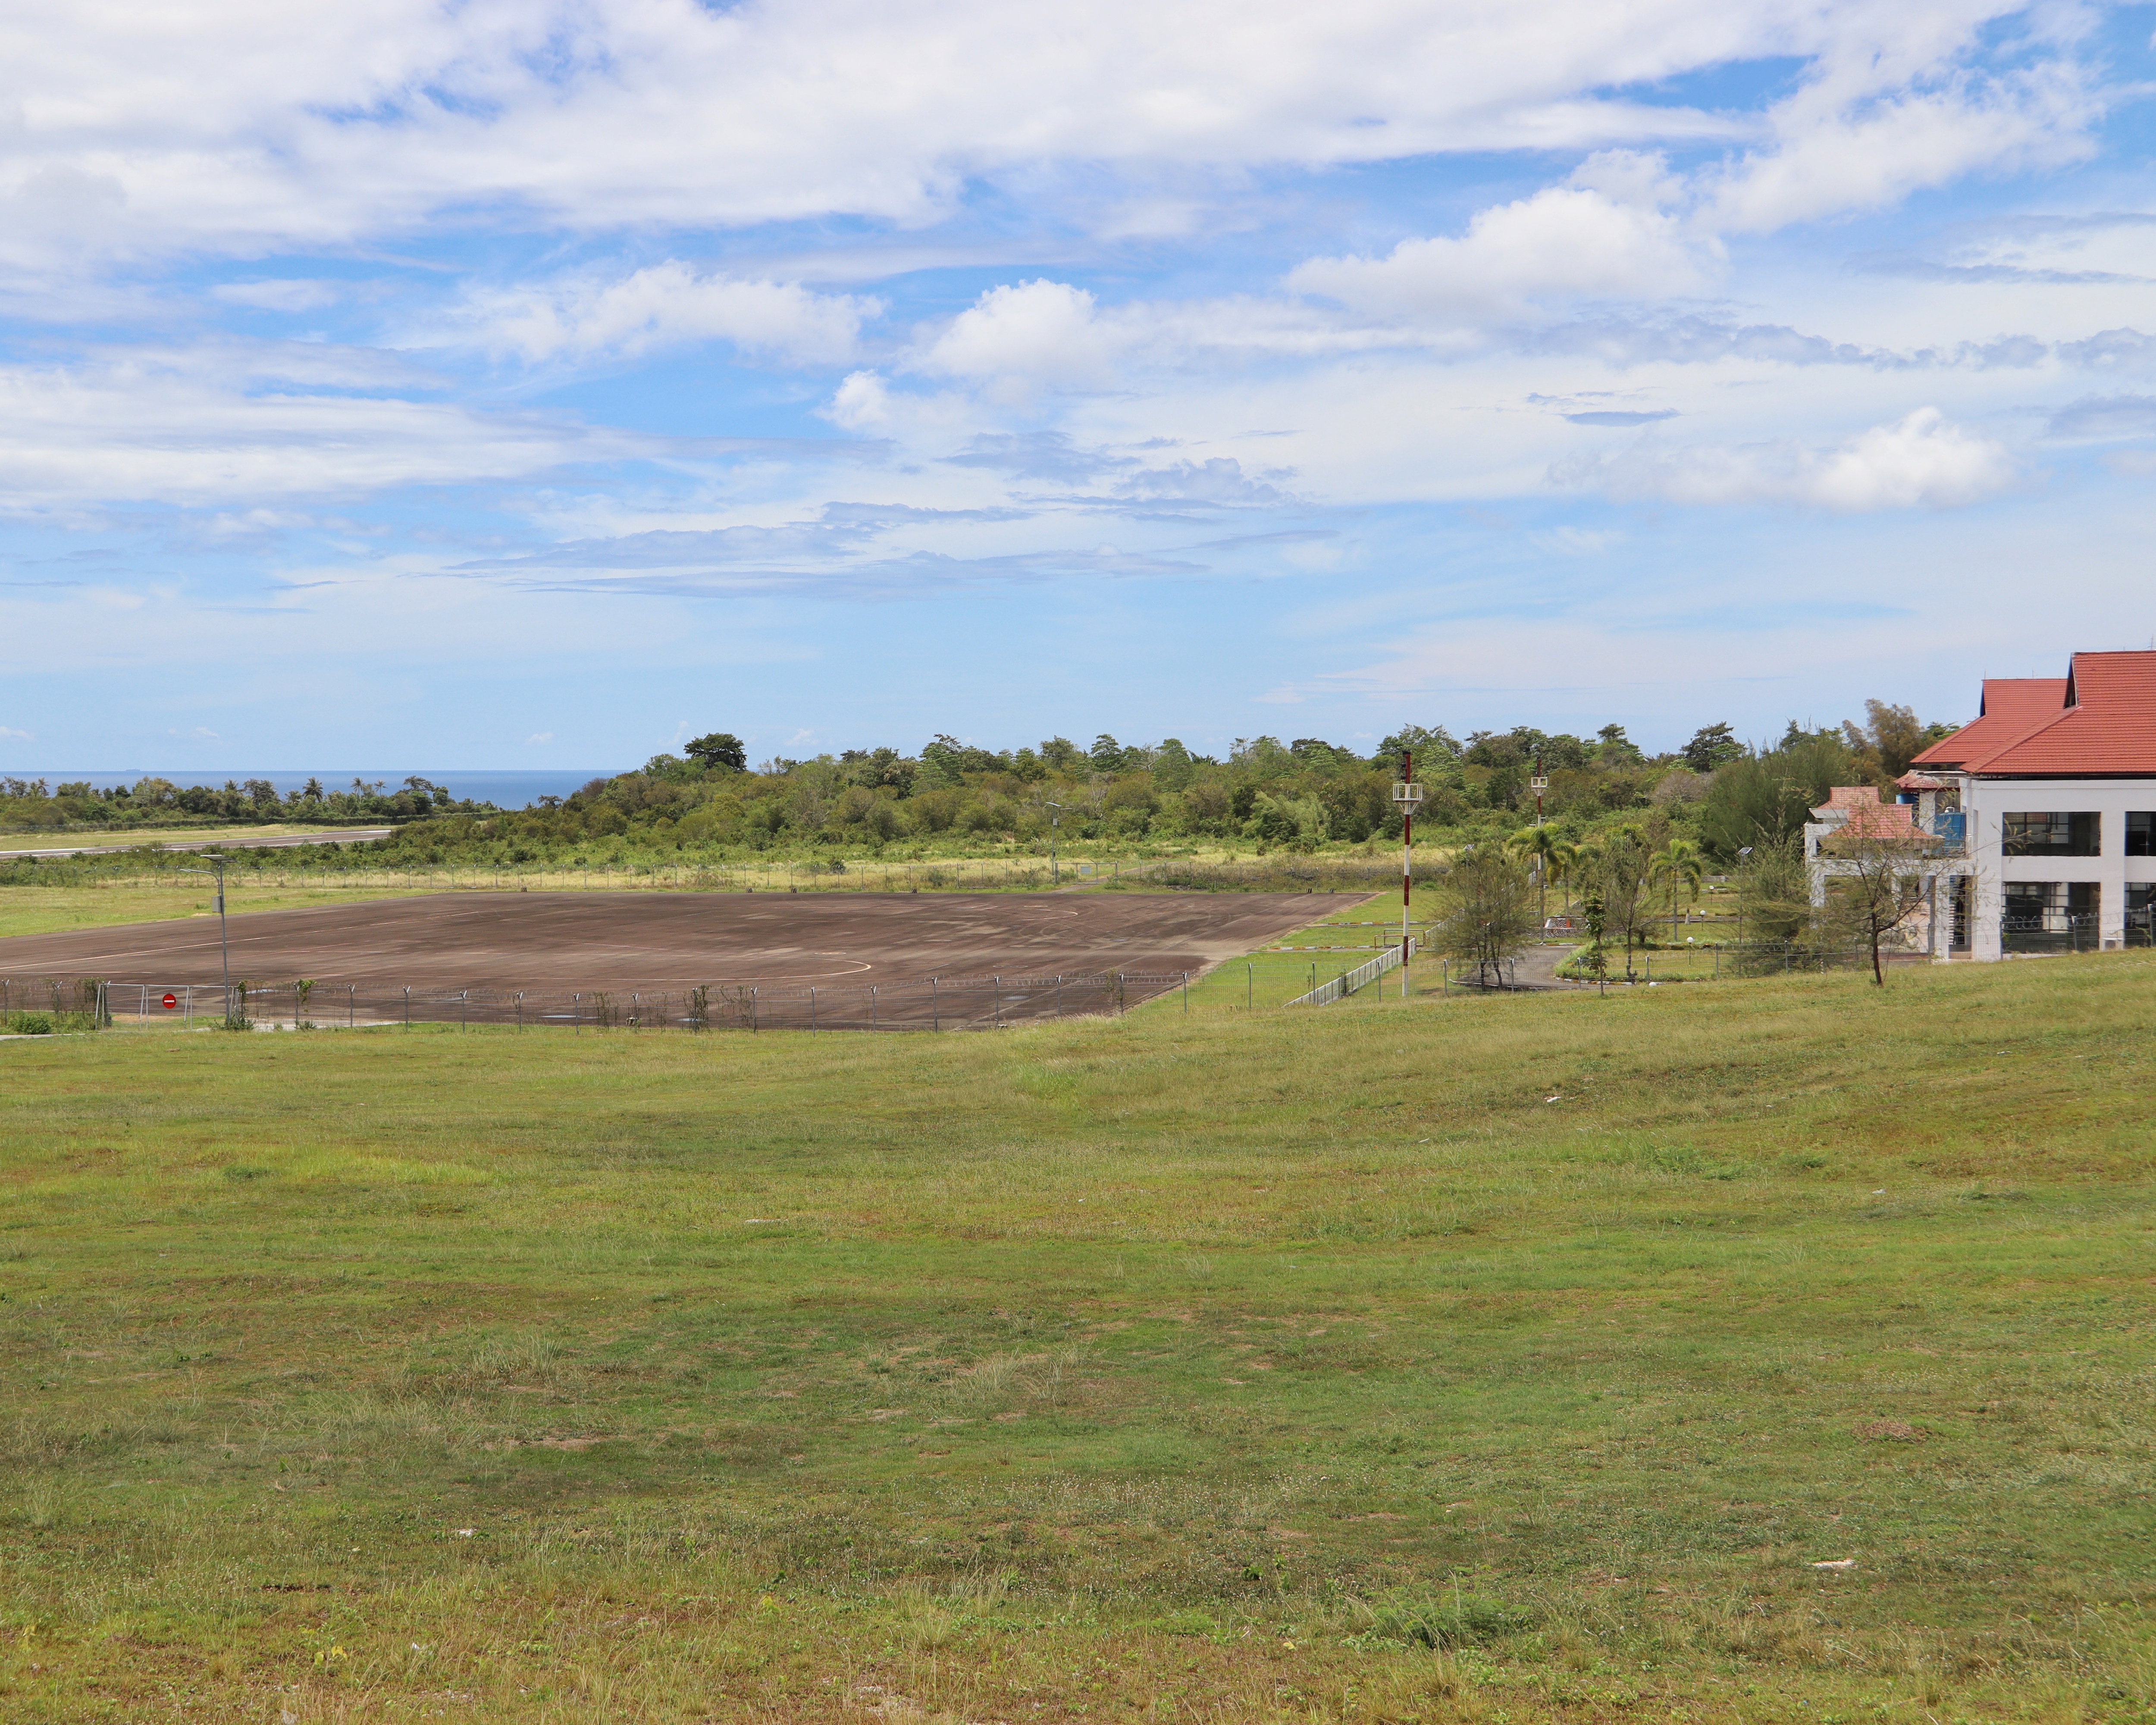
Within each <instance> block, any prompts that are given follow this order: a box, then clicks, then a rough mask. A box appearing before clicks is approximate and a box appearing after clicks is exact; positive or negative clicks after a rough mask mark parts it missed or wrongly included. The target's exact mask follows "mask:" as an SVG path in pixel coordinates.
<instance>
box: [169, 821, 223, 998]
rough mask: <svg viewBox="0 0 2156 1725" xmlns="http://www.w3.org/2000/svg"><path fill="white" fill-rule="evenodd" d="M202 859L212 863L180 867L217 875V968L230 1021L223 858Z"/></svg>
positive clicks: (184, 872) (189, 872) (186, 872)
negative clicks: (201, 865) (193, 866)
mask: <svg viewBox="0 0 2156 1725" xmlns="http://www.w3.org/2000/svg"><path fill="white" fill-rule="evenodd" d="M203 861H204V862H206V863H209V864H212V865H213V866H212V867H210V868H207V869H182V870H179V872H180V873H181V874H182V875H215V876H216V877H217V956H218V969H219V971H220V972H221V973H223V978H224V1017H225V1022H226V1023H227V1024H229V1023H231V1021H232V1018H233V1012H232V942H230V941H229V940H228V939H227V938H226V936H225V924H224V865H225V859H224V858H223V857H222V856H220V855H215V854H214V853H212V854H209V855H205V856H204V857H203Z"/></svg>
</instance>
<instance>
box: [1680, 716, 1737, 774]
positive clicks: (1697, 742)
mask: <svg viewBox="0 0 2156 1725" xmlns="http://www.w3.org/2000/svg"><path fill="white" fill-rule="evenodd" d="M1743 753H1744V745H1743V743H1741V742H1738V740H1737V737H1736V735H1735V733H1734V732H1732V731H1731V730H1730V728H1729V726H1727V725H1702V726H1700V727H1699V729H1698V730H1697V731H1695V732H1692V734H1691V742H1687V743H1686V745H1685V746H1684V747H1682V748H1681V749H1679V750H1678V751H1677V754H1678V756H1679V757H1680V758H1681V760H1682V761H1683V762H1684V763H1685V765H1686V766H1687V767H1689V768H1691V770H1692V771H1693V772H1695V773H1712V772H1713V771H1714V769H1715V768H1717V767H1719V766H1722V764H1723V763H1724V762H1729V761H1734V760H1738V759H1739V758H1741V757H1743Z"/></svg>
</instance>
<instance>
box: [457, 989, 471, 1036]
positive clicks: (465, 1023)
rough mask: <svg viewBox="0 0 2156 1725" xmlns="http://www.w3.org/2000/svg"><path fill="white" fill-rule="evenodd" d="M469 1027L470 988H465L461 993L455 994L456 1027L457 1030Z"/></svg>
mask: <svg viewBox="0 0 2156 1725" xmlns="http://www.w3.org/2000/svg"><path fill="white" fill-rule="evenodd" d="M470 1027H471V990H470V988H466V989H465V991H464V992H463V993H460V994H459V995H458V996H457V1028H458V1029H459V1030H465V1029H470Z"/></svg>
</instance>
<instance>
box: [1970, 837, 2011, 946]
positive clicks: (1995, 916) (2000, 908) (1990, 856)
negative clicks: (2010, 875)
mask: <svg viewBox="0 0 2156 1725" xmlns="http://www.w3.org/2000/svg"><path fill="white" fill-rule="evenodd" d="M1965 812H1966V813H1967V814H1968V817H1969V860H1970V862H1971V863H1972V865H1974V876H1973V878H1972V879H1971V880H1970V882H1969V957H1972V958H1974V959H1975V960H1976V961H1977V962H1978V963H1981V964H1991V963H1997V962H1998V960H1999V957H2001V956H2002V952H2001V948H2000V947H1999V918H2000V917H2002V916H2005V914H2006V886H2005V878H2004V875H2003V873H2002V871H2001V867H2000V865H2001V863H2002V862H2003V860H2004V852H2003V850H2002V847H2003V845H2004V844H2005V839H2004V838H2003V836H2002V823H2001V822H2000V820H1999V810H1998V809H1992V808H1988V807H1984V806H1983V805H1980V804H1979V806H1978V807H1976V808H1974V809H1966V811H1965Z"/></svg>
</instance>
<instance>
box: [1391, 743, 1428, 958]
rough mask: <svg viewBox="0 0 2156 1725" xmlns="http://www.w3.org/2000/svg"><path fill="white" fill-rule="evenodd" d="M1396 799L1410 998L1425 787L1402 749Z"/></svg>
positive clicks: (1409, 754)
mask: <svg viewBox="0 0 2156 1725" xmlns="http://www.w3.org/2000/svg"><path fill="white" fill-rule="evenodd" d="M1393 800H1394V802H1395V803H1399V805H1400V999H1403V1000H1404V999H1407V998H1408V955H1409V953H1410V952H1413V951H1414V946H1413V944H1412V942H1413V939H1414V937H1413V936H1412V935H1411V934H1410V933H1409V923H1408V916H1409V908H1410V906H1412V904H1413V902H1414V812H1415V805H1416V804H1417V803H1420V802H1421V801H1422V787H1421V786H1420V785H1419V784H1417V783H1415V782H1414V754H1413V753H1412V752H1409V750H1407V749H1402V750H1401V751H1400V782H1399V783H1398V784H1396V785H1394V787H1393Z"/></svg>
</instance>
